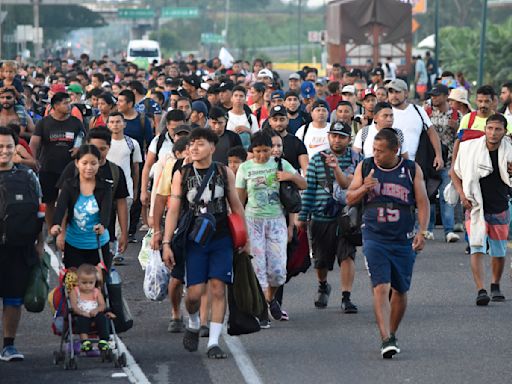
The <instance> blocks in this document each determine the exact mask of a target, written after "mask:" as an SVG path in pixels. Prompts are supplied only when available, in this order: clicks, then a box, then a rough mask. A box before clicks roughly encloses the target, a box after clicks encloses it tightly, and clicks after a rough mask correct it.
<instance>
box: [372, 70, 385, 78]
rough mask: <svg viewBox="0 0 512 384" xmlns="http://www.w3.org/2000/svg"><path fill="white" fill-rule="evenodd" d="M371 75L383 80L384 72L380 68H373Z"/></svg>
mask: <svg viewBox="0 0 512 384" xmlns="http://www.w3.org/2000/svg"><path fill="white" fill-rule="evenodd" d="M371 75H372V76H373V75H380V76H381V77H382V78H384V70H383V69H382V68H373V70H372V72H371Z"/></svg>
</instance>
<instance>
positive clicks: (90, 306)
mask: <svg viewBox="0 0 512 384" xmlns="http://www.w3.org/2000/svg"><path fill="white" fill-rule="evenodd" d="M77 277H78V286H76V287H74V289H72V290H71V292H70V294H69V300H70V303H71V308H72V310H73V313H74V314H75V331H76V332H77V333H78V334H79V335H80V340H81V350H82V351H83V352H89V351H91V350H92V342H91V340H89V339H88V337H89V333H90V331H91V327H92V325H93V323H94V325H95V328H96V331H97V332H98V336H99V339H100V340H99V342H98V349H99V350H100V351H108V350H109V348H110V347H109V343H108V340H109V331H110V330H109V323H108V319H107V317H106V315H105V313H104V312H105V309H106V305H105V299H104V297H103V294H102V293H101V290H100V289H99V288H98V287H97V284H98V275H97V270H96V267H95V266H93V265H91V264H82V265H80V267H79V268H78V270H77Z"/></svg>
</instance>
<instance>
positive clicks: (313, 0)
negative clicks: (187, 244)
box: [281, 0, 329, 7]
mask: <svg viewBox="0 0 512 384" xmlns="http://www.w3.org/2000/svg"><path fill="white" fill-rule="evenodd" d="M281 1H282V2H283V3H289V2H290V1H291V0H281ZM324 1H325V3H328V2H329V0H302V3H303V4H306V2H307V4H308V6H309V7H318V6H320V5H323V4H324Z"/></svg>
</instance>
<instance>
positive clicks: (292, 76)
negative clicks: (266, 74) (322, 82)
mask: <svg viewBox="0 0 512 384" xmlns="http://www.w3.org/2000/svg"><path fill="white" fill-rule="evenodd" d="M288 80H300V75H299V74H298V73H297V72H294V73H290V76H288Z"/></svg>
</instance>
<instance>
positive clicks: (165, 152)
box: [148, 132, 174, 179]
mask: <svg viewBox="0 0 512 384" xmlns="http://www.w3.org/2000/svg"><path fill="white" fill-rule="evenodd" d="M159 137H160V135H158V136H155V137H154V138H153V140H151V144H149V148H148V151H149V152H151V153H153V154H154V155H156V150H157V148H156V147H157V144H158V138H159ZM173 148H174V143H173V142H172V140H171V137H170V136H169V132H165V140H164V142H163V143H162V146H161V147H160V151H159V152H158V161H160V160H162V159H167V158H169V157H173V156H174V155H173V153H172V149H173ZM156 163H157V162H155V164H153V166H152V167H151V169H150V170H149V178H151V179H152V178H153V176H154V172H155V166H156Z"/></svg>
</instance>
